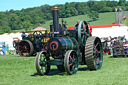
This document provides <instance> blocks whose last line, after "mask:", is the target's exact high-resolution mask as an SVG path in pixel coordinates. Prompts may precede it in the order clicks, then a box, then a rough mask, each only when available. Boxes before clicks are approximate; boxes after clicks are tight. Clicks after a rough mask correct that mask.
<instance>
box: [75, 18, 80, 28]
mask: <svg viewBox="0 0 128 85" xmlns="http://www.w3.org/2000/svg"><path fill="white" fill-rule="evenodd" d="M79 23H80V20H77V24H76V25H75V29H77V28H78V25H79Z"/></svg>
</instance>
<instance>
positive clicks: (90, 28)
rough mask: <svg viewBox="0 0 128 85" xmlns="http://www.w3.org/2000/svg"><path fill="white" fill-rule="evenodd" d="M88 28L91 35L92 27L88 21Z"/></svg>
mask: <svg viewBox="0 0 128 85" xmlns="http://www.w3.org/2000/svg"><path fill="white" fill-rule="evenodd" d="M87 24H88V28H89V35H90V36H92V27H91V26H90V23H89V22H88V23H87Z"/></svg>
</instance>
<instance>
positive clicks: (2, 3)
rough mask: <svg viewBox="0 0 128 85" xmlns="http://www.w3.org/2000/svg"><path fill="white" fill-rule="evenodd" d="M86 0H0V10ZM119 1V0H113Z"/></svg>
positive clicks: (84, 0)
mask: <svg viewBox="0 0 128 85" xmlns="http://www.w3.org/2000/svg"><path fill="white" fill-rule="evenodd" d="M87 1H88V0H0V11H6V10H8V11H9V10H10V9H14V10H21V9H22V8H24V9H26V8H32V7H37V6H41V5H44V4H48V5H55V4H65V3H66V2H87ZM95 1H100V0H95ZM115 1H119V0H115Z"/></svg>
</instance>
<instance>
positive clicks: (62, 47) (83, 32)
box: [35, 7, 103, 75]
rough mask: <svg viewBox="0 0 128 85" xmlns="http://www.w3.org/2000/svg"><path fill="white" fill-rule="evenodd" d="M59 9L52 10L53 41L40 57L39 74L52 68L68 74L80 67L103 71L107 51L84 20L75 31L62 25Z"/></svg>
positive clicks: (51, 38)
mask: <svg viewBox="0 0 128 85" xmlns="http://www.w3.org/2000/svg"><path fill="white" fill-rule="evenodd" d="M58 9H59V8H58V7H53V8H52V13H53V25H51V26H50V40H49V41H48V42H47V49H46V51H41V52H38V53H37V55H36V61H35V63H36V70H37V73H38V74H39V75H47V74H48V73H49V71H50V66H51V65H56V66H57V68H58V69H59V70H60V71H66V72H67V74H68V75H72V74H75V73H76V72H77V70H78V66H79V65H87V67H88V69H89V70H97V69H100V68H101V66H102V62H103V48H102V45H101V41H100V39H99V38H98V37H90V36H89V29H88V25H87V22H86V21H81V22H80V23H79V25H78V27H75V28H74V29H73V30H66V25H65V24H62V25H60V24H59V14H58Z"/></svg>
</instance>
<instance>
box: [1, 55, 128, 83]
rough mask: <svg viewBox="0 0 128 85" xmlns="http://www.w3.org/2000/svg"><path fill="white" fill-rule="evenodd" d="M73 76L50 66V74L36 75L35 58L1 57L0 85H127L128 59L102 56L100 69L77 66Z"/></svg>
mask: <svg viewBox="0 0 128 85" xmlns="http://www.w3.org/2000/svg"><path fill="white" fill-rule="evenodd" d="M79 68H80V69H79V71H78V72H77V74H75V75H70V76H68V75H67V74H66V73H65V72H64V73H60V72H59V71H58V70H57V69H56V66H52V68H51V70H50V73H49V75H46V76H39V75H37V72H36V68H35V57H20V56H19V55H4V56H0V85H127V81H128V58H112V57H110V56H107V55H105V56H104V61H103V66H102V69H101V70H97V71H89V70H88V69H87V68H86V65H83V66H79Z"/></svg>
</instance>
